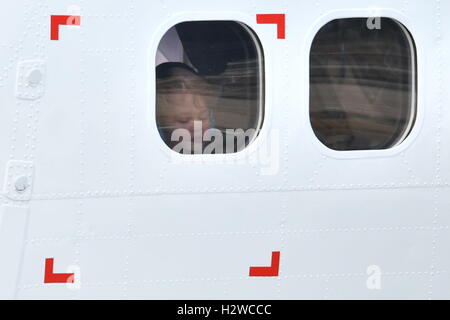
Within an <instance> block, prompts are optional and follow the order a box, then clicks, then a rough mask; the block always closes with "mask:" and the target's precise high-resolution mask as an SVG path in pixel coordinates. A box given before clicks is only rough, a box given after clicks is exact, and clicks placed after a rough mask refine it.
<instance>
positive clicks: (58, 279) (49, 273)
mask: <svg viewBox="0 0 450 320" xmlns="http://www.w3.org/2000/svg"><path fill="white" fill-rule="evenodd" d="M53 262H54V259H53V258H49V259H45V277H44V283H74V281H75V275H74V274H73V273H53Z"/></svg>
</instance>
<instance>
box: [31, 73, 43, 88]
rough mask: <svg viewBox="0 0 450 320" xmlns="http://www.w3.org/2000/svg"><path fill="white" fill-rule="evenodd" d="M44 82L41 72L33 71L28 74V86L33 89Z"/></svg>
mask: <svg viewBox="0 0 450 320" xmlns="http://www.w3.org/2000/svg"><path fill="white" fill-rule="evenodd" d="M41 81H42V72H41V70H38V69H36V70H33V71H31V72H30V73H29V74H28V84H29V85H30V86H32V87H35V86H37V85H38V84H39V83H41Z"/></svg>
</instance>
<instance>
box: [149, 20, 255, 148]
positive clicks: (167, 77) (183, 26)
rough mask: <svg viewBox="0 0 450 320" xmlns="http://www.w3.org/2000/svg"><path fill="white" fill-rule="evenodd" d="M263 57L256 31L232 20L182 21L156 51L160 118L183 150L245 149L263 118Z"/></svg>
mask: <svg viewBox="0 0 450 320" xmlns="http://www.w3.org/2000/svg"><path fill="white" fill-rule="evenodd" d="M263 81H264V80H263V57H262V49H261V46H260V44H259V41H258V39H257V38H256V35H255V34H254V33H253V32H252V31H251V30H250V29H249V28H248V27H247V26H246V25H243V24H241V23H237V22H232V21H220V22H219V21H198V22H184V23H180V24H178V25H176V26H175V27H173V28H171V29H170V30H169V31H168V32H167V33H166V34H165V35H164V37H163V38H162V39H161V42H160V44H159V47H158V51H157V55H156V121H157V125H158V130H159V133H160V135H161V138H162V139H163V140H164V142H165V143H166V144H167V146H169V147H170V148H171V149H172V150H174V151H176V152H179V153H183V154H220V153H234V152H238V151H241V150H242V149H244V148H245V147H246V146H247V145H249V144H250V143H251V142H252V141H253V140H254V139H255V138H256V137H257V135H258V131H259V130H260V128H261V125H262V121H263V115H264V114H263V112H264V110H263V109H264V108H263V103H264V101H263V92H264V87H263V85H264V84H263Z"/></svg>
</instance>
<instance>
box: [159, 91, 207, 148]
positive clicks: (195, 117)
mask: <svg viewBox="0 0 450 320" xmlns="http://www.w3.org/2000/svg"><path fill="white" fill-rule="evenodd" d="M165 99H166V105H167V108H169V110H170V112H165V113H166V116H165V117H164V120H163V121H164V122H165V123H161V125H163V126H165V127H168V128H170V131H173V130H176V129H185V130H187V131H188V132H189V133H190V135H191V141H194V138H196V139H197V140H196V141H202V140H203V135H204V133H205V131H206V130H208V128H209V127H210V119H209V108H208V104H207V99H206V98H205V96H203V95H201V94H199V93H195V92H192V91H184V92H174V93H168V94H167V95H166V96H165ZM194 121H198V122H201V128H202V130H201V131H199V130H197V131H199V132H195V131H194ZM195 134H197V137H195ZM200 135H201V136H200Z"/></svg>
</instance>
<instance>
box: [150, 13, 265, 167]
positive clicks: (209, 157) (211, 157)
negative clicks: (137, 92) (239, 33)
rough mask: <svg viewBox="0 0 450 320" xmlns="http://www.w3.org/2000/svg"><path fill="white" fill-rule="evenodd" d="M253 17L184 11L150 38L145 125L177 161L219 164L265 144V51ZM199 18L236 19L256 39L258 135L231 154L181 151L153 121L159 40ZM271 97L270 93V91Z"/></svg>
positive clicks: (261, 36) (245, 156) (165, 151)
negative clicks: (175, 28)
mask: <svg viewBox="0 0 450 320" xmlns="http://www.w3.org/2000/svg"><path fill="white" fill-rule="evenodd" d="M252 18H253V16H248V15H245V14H241V13H227V12H223V13H222V12H217V13H211V12H201V11H195V12H183V13H182V14H178V15H175V16H173V17H172V18H169V19H167V20H166V21H165V22H164V23H161V24H159V26H158V28H157V30H156V32H154V33H153V37H152V40H151V43H150V48H149V50H148V54H147V57H148V67H147V69H148V75H149V77H150V79H148V81H147V82H146V83H147V84H148V85H150V90H148V92H149V94H148V95H147V96H148V103H147V106H148V107H147V119H150V120H149V122H151V125H150V126H149V127H147V129H148V130H149V132H148V133H149V134H150V136H151V138H152V141H154V140H155V139H156V140H158V142H157V144H158V146H159V149H160V150H161V151H162V152H163V153H164V154H165V155H166V156H168V157H170V158H172V160H173V161H175V162H177V163H204V162H207V163H222V162H223V161H242V160H245V159H247V158H248V157H250V156H252V155H253V154H255V153H257V152H258V150H259V149H260V146H261V144H263V143H264V141H263V140H264V139H263V137H266V136H267V131H268V130H269V128H268V127H269V126H268V125H266V123H267V122H269V121H270V120H269V119H268V118H269V116H270V115H269V112H268V108H267V105H268V103H267V101H268V90H267V88H268V83H267V78H268V77H267V63H266V59H267V54H266V52H267V51H266V48H265V45H264V43H263V39H262V38H263V35H261V34H259V33H258V32H257V27H258V25H257V24H256V23H255V22H256V21H254V20H255V19H252ZM202 21H230V22H236V23H238V24H239V25H241V26H242V27H243V28H244V29H245V30H246V31H247V32H248V33H249V34H250V36H251V38H252V39H253V40H254V41H255V44H256V48H257V51H258V55H259V56H260V59H259V65H260V70H259V72H260V77H261V84H262V85H261V86H260V88H259V90H260V91H259V94H260V95H261V99H260V103H259V108H260V113H259V119H258V125H259V128H258V134H257V135H256V136H255V137H254V138H253V139H252V141H251V142H250V143H249V144H248V146H247V147H246V148H244V149H242V150H240V151H238V152H234V153H223V154H181V153H178V152H176V151H174V150H172V149H171V148H170V147H169V146H167V145H166V143H165V142H164V141H163V139H161V137H160V135H159V132H158V123H157V121H156V103H155V102H156V72H155V70H156V64H155V57H156V53H157V50H158V47H159V43H160V41H161V39H162V38H163V36H164V35H165V34H166V32H167V31H168V30H169V29H170V28H172V27H174V26H176V25H178V24H180V23H184V22H202ZM269 97H270V94H269Z"/></svg>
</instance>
